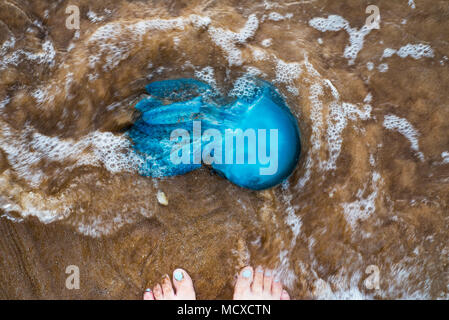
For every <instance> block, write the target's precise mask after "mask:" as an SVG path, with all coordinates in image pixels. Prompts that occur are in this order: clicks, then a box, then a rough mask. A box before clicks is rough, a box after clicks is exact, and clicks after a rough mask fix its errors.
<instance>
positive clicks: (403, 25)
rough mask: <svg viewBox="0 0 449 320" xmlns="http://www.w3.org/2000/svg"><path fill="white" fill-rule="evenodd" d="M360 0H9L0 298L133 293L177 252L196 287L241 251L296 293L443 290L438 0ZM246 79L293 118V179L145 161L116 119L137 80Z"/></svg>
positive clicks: (2, 91) (1, 120)
mask: <svg viewBox="0 0 449 320" xmlns="http://www.w3.org/2000/svg"><path fill="white" fill-rule="evenodd" d="M69 4H78V5H79V8H80V10H81V16H80V17H81V24H80V29H79V31H76V30H68V29H67V28H66V27H65V21H66V18H67V17H68V14H66V13H65V10H66V7H67V5H69ZM367 5H368V3H365V2H363V3H362V2H360V1H350V0H348V1H282V2H272V1H260V2H257V1H188V2H187V1H101V2H100V1H96V2H95V4H93V3H91V2H89V1H82V0H81V1H70V2H69V1H57V2H56V1H43V0H38V1H19V0H2V1H1V2H0V30H1V32H0V128H1V129H0V215H1V218H0V229H1V232H0V248H1V250H0V270H1V271H0V297H1V298H83V297H84V298H139V297H140V296H141V293H142V292H143V290H144V288H145V287H146V286H148V285H151V284H154V283H155V282H156V281H158V280H159V278H160V277H161V276H162V275H163V274H165V273H170V272H171V271H172V270H173V269H174V268H175V267H179V266H182V267H184V268H185V269H187V270H188V271H189V272H190V273H191V275H192V278H193V279H194V281H195V285H196V289H197V292H198V297H199V298H217V297H218V298H230V297H231V296H232V285H233V280H234V275H235V273H236V272H237V271H238V270H239V269H240V268H241V267H242V266H244V265H245V264H248V263H250V264H252V265H257V264H263V265H265V266H267V267H271V268H273V269H275V272H276V273H277V274H279V275H280V277H281V279H282V281H283V282H284V284H285V285H286V287H287V288H288V289H289V291H290V292H291V295H292V296H293V297H294V298H318V299H326V298H419V299H430V298H432V299H434V298H442V299H448V298H449V274H448V263H449V247H448V243H449V241H448V240H449V239H448V238H449V236H448V229H449V218H448V213H449V210H448V199H449V136H448V129H449V125H448V122H447V119H448V118H449V106H448V94H447V93H448V92H449V72H448V65H449V58H448V56H449V44H448V41H447V39H448V33H449V31H448V30H449V3H448V2H447V1H424V0H421V1H420V0H415V1H408V0H401V1H378V2H377V5H378V7H379V9H380V15H381V22H380V29H379V30H376V29H370V28H367V27H366V26H365V27H364V25H365V21H366V19H367V17H368V15H369V14H366V13H365V9H366V6H367ZM242 75H248V76H254V77H259V78H261V79H264V80H266V81H269V82H271V83H273V84H274V85H275V86H276V87H278V88H279V89H280V92H281V93H282V94H283V95H284V98H285V100H286V103H287V104H288V105H289V106H290V108H291V109H292V112H293V114H294V115H295V116H296V118H297V119H298V120H299V126H300V130H301V144H302V147H303V148H302V154H301V158H300V160H299V163H298V166H297V168H296V170H295V171H294V173H293V174H292V176H291V177H290V178H289V179H288V181H287V182H286V183H284V184H283V185H280V186H277V187H275V188H272V189H269V190H265V191H251V190H247V189H243V188H240V187H238V186H236V185H234V184H232V183H230V182H229V181H227V180H226V179H224V178H222V177H220V176H218V175H216V174H215V173H214V172H212V171H210V170H209V169H207V168H201V169H199V170H196V171H193V172H190V173H188V174H186V175H182V176H176V177H167V178H150V177H142V176H140V175H139V174H138V172H137V170H136V163H138V162H136V161H137V160H136V159H135V158H133V157H132V156H131V155H130V152H129V151H130V148H131V144H130V141H129V140H128V139H127V137H126V134H125V132H126V131H127V130H128V129H129V128H130V127H131V126H132V124H133V123H134V121H135V120H136V119H137V118H138V116H139V114H138V112H136V111H135V109H134V107H135V105H136V103H137V102H138V101H139V100H140V98H141V95H142V94H143V93H145V92H144V87H145V85H146V84H148V83H149V82H151V81H158V80H167V79H177V78H196V79H198V80H200V81H204V82H207V83H208V84H209V85H210V86H212V87H214V88H217V90H223V92H227V91H228V90H230V89H231V88H232V87H233V86H235V84H236V81H239V79H240V78H241V77H242ZM131 154H132V153H131ZM161 192H163V193H165V195H166V198H167V199H168V205H166V206H164V205H162V204H160V203H159V202H158V194H159V195H160V194H161ZM162 202H163V201H162ZM69 265H77V266H79V268H80V272H81V285H80V290H67V289H66V288H65V281H66V277H67V275H66V274H65V270H66V267H67V266H69ZM370 265H374V266H376V267H377V268H378V270H379V280H380V283H379V289H378V290H376V289H370V286H366V285H365V280H366V279H367V278H368V277H369V276H370V271H369V270H372V269H369V268H368V273H366V270H367V267H368V266H370Z"/></svg>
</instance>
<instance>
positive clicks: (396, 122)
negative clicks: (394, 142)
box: [383, 114, 424, 161]
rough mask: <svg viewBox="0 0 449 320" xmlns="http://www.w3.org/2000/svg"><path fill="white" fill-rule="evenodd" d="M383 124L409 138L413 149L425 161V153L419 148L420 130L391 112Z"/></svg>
mask: <svg viewBox="0 0 449 320" xmlns="http://www.w3.org/2000/svg"><path fill="white" fill-rule="evenodd" d="M383 126H384V127H385V128H386V129H388V130H393V131H397V132H399V133H400V134H402V135H403V136H404V137H406V138H407V140H408V141H410V145H411V148H412V150H413V151H415V153H416V155H417V156H418V158H419V159H420V160H421V161H424V155H423V153H422V152H421V151H420V150H419V141H418V137H419V132H418V131H417V130H416V129H415V128H414V127H413V126H412V124H411V123H410V122H408V121H407V119H404V118H400V117H398V116H396V115H393V114H389V115H386V116H385V118H384V122H383Z"/></svg>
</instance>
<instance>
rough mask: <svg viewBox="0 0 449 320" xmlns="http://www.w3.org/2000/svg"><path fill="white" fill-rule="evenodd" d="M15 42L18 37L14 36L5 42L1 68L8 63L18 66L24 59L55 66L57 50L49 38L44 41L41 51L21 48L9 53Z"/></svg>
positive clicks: (0, 63) (2, 49) (1, 55)
mask: <svg viewBox="0 0 449 320" xmlns="http://www.w3.org/2000/svg"><path fill="white" fill-rule="evenodd" d="M15 44H16V39H15V38H14V37H13V36H11V37H10V38H9V39H8V40H6V41H5V42H4V43H3V45H2V47H1V49H0V57H2V59H0V70H2V69H4V68H6V67H7V66H8V65H14V66H17V65H18V64H19V63H21V62H22V61H24V60H28V61H30V62H34V63H37V64H47V65H49V66H50V67H52V66H54V64H55V57H56V50H55V48H54V46H53V43H52V42H51V41H50V40H49V39H47V40H45V41H44V42H43V43H42V48H41V51H39V52H37V53H36V52H30V51H26V50H22V49H19V50H16V51H13V52H11V53H9V54H8V51H10V49H13V48H14V47H15Z"/></svg>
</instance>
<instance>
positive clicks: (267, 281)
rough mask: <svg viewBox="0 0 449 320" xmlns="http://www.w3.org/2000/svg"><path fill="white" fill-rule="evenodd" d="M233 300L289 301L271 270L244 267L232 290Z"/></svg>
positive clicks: (288, 296)
mask: <svg viewBox="0 0 449 320" xmlns="http://www.w3.org/2000/svg"><path fill="white" fill-rule="evenodd" d="M234 300H290V295H289V294H288V292H287V291H286V290H284V289H283V288H282V284H281V282H280V281H279V279H278V278H276V277H274V278H273V273H272V271H271V270H268V269H267V270H264V269H263V268H262V267H260V266H259V267H257V269H256V272H254V270H253V268H251V267H245V268H243V269H242V271H240V274H239V276H238V279H237V282H236V284H235V289H234Z"/></svg>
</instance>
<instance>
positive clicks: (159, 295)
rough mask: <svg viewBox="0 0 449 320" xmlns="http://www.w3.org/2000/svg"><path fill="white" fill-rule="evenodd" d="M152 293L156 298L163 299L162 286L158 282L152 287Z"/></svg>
mask: <svg viewBox="0 0 449 320" xmlns="http://www.w3.org/2000/svg"><path fill="white" fill-rule="evenodd" d="M153 295H154V298H155V299H156V300H164V295H163V294H162V288H161V285H160V284H159V283H158V284H157V285H156V286H155V287H154V288H153Z"/></svg>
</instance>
